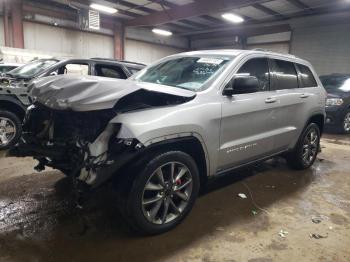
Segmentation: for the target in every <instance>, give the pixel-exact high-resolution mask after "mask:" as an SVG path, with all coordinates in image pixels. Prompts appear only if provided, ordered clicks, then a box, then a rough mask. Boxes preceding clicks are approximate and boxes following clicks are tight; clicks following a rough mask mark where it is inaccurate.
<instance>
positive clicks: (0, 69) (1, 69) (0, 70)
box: [0, 63, 22, 76]
mask: <svg viewBox="0 0 350 262" xmlns="http://www.w3.org/2000/svg"><path fill="white" fill-rule="evenodd" d="M19 66H22V64H16V63H5V64H0V76H3V75H4V74H5V73H7V72H9V71H11V70H13V69H15V68H17V67H19Z"/></svg>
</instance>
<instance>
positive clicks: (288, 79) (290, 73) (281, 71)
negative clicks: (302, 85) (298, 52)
mask: <svg viewBox="0 0 350 262" xmlns="http://www.w3.org/2000/svg"><path fill="white" fill-rule="evenodd" d="M271 64H272V73H273V75H274V77H275V80H274V84H273V87H272V89H273V90H282V89H293V88H298V76H297V71H296V70H295V66H294V64H293V63H292V62H288V61H283V60H277V59H272V60H271Z"/></svg>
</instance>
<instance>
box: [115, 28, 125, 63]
mask: <svg viewBox="0 0 350 262" xmlns="http://www.w3.org/2000/svg"><path fill="white" fill-rule="evenodd" d="M124 30H125V29H124V25H122V24H117V25H115V28H114V58H115V59H118V60H123V59H124V42H125V31H124Z"/></svg>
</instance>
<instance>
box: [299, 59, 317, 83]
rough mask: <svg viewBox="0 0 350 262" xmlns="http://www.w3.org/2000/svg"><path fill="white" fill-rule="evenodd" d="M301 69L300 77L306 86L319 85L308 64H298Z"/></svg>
mask: <svg viewBox="0 0 350 262" xmlns="http://www.w3.org/2000/svg"><path fill="white" fill-rule="evenodd" d="M296 65H297V67H298V69H299V71H300V79H301V82H302V83H303V86H304V87H314V86H317V82H316V80H315V77H314V75H313V74H312V72H311V70H310V68H308V67H307V66H304V65H301V64H296Z"/></svg>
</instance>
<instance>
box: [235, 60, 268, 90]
mask: <svg viewBox="0 0 350 262" xmlns="http://www.w3.org/2000/svg"><path fill="white" fill-rule="evenodd" d="M236 75H243V76H255V77H256V78H257V79H258V84H259V91H268V90H269V87H270V73H269V64H268V61H267V58H253V59H250V60H248V61H247V62H245V63H244V64H243V65H242V67H241V68H240V69H239V70H238V72H237V73H236Z"/></svg>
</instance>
